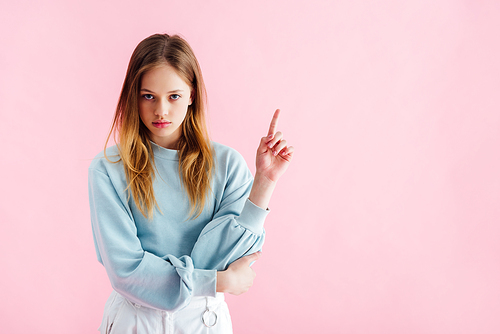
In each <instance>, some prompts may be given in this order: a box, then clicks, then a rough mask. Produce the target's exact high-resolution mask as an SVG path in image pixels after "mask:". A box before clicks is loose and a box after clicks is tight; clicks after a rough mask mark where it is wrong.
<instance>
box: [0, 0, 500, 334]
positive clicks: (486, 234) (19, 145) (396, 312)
mask: <svg viewBox="0 0 500 334" xmlns="http://www.w3.org/2000/svg"><path fill="white" fill-rule="evenodd" d="M0 29H1V35H0V48H1V52H0V112H1V118H0V133H1V139H2V140H1V141H0V152H1V154H2V155H1V164H0V171H1V175H2V185H1V189H2V193H1V195H0V196H1V201H0V221H1V225H0V226H1V229H2V236H3V238H2V241H1V242H0V254H1V270H2V274H1V275H0V286H1V287H2V288H1V289H0V291H1V295H0V300H1V301H2V302H1V303H0V317H1V319H0V323H1V327H2V329H1V331H2V333H77V334H79V333H97V331H96V329H97V327H98V326H99V323H100V320H101V316H102V311H103V307H104V302H105V300H106V298H107V297H108V294H109V293H110V291H111V287H110V284H109V281H108V279H107V276H106V274H105V271H104V268H103V267H102V266H101V265H100V264H99V263H98V262H97V259H96V255H95V251H94V245H93V241H92V235H91V228H90V219H89V207H88V198H87V168H88V165H89V164H90V161H91V159H92V157H94V155H95V154H96V153H98V152H99V151H100V150H102V148H103V145H104V140H105V137H106V134H107V132H108V129H109V127H110V123H111V118H112V115H113V112H114V108H115V104H116V102H117V99H118V94H119V90H120V88H121V84H122V80H123V78H124V75H125V70H126V66H127V63H128V60H129V57H130V55H131V53H132V50H133V49H134V47H135V46H136V45H137V43H138V42H139V41H140V40H141V39H143V38H145V37H147V36H149V35H151V34H153V33H156V32H168V33H181V34H182V35H183V36H185V38H186V39H187V40H188V41H189V42H190V43H191V45H192V47H193V48H194V50H195V52H196V54H197V56H198V59H199V61H200V63H201V66H202V68H203V73H204V76H205V80H206V84H207V89H208V93H209V103H210V105H209V108H210V110H209V117H210V127H211V134H212V137H213V139H214V140H216V141H218V142H222V143H224V144H227V145H230V146H232V147H234V148H236V149H237V150H239V151H240V152H241V153H242V154H243V155H244V157H245V158H246V159H247V162H248V163H249V165H250V166H251V167H252V170H254V167H253V165H254V151H255V149H256V147H257V144H258V140H259V138H260V136H262V135H264V134H265V133H266V131H267V127H268V122H269V120H270V118H271V116H272V113H273V111H274V109H275V108H278V107H279V108H281V109H282V111H283V113H282V119H281V122H280V126H279V128H280V129H282V130H283V132H284V133H285V135H286V137H287V138H288V140H289V142H290V143H292V144H293V145H294V146H295V147H296V156H295V159H294V161H293V164H292V166H291V168H290V169H289V171H288V172H287V174H286V175H285V176H284V177H283V179H282V180H281V181H280V184H279V188H278V189H277V191H276V193H275V195H274V198H273V200H272V203H271V209H272V213H271V215H270V216H269V218H268V220H267V222H266V228H267V243H266V246H265V250H264V251H265V252H264V256H263V257H262V259H261V260H260V261H258V262H257V263H256V264H255V267H254V268H255V269H256V271H257V273H258V277H257V279H256V282H255V285H254V287H253V288H252V289H251V290H250V292H248V293H246V294H245V295H242V296H239V297H234V296H227V300H228V303H229V305H230V308H231V311H232V316H233V322H234V328H235V333H238V334H244V333H381V334H382V333H384V334H385V333H409V334H411V333H426V334H428V333H455V334H456V333H499V332H500V316H499V314H500V284H499V282H500V266H499V264H500V242H498V239H499V233H500V226H499V216H500V205H498V204H499V201H500V176H499V171H500V155H499V151H498V149H499V147H500V146H499V144H500V108H499V106H500V43H499V42H500V41H499V32H500V5H499V2H498V1H457V0H453V1H451V0H450V1H435V0H426V1H422V0H415V1H378V2H375V1H351V0H349V1H347V0H346V1H320V0H313V1H311V0H308V1H263V0H261V1H256V0H254V1H197V2H195V1H189V0H188V1H117V0H113V1H111V0H107V1H103V0H100V1H97V0H92V1H67V0H61V1H15V2H14V1H2V3H1V5H0Z"/></svg>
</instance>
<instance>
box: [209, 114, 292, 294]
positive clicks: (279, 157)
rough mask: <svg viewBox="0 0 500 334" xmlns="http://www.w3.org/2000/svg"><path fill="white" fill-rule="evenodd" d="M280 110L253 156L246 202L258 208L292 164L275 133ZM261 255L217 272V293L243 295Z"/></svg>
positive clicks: (283, 142)
mask: <svg viewBox="0 0 500 334" xmlns="http://www.w3.org/2000/svg"><path fill="white" fill-rule="evenodd" d="M279 115H280V110H279V109H277V110H276V111H275V113H274V116H273V119H272V121H271V125H270V126H269V132H268V134H267V136H266V137H262V138H261V140H260V144H259V147H258V148H257V156H256V162H255V164H256V172H255V178H254V183H253V186H252V190H251V191H250V196H249V197H248V199H249V200H250V201H251V202H252V203H254V204H255V205H257V206H259V207H261V208H267V207H268V205H269V201H270V200H271V196H272V194H273V191H274V188H275V187H276V184H277V182H278V180H279V178H280V177H281V176H282V175H283V174H284V173H285V171H286V170H287V168H288V165H289V164H290V162H291V161H292V157H293V151H294V148H293V146H287V142H286V140H284V139H283V134H282V133H281V132H276V129H277V126H278V119H279ZM261 255H262V254H261V252H257V253H253V254H250V255H248V256H244V257H242V258H240V259H238V260H236V261H234V262H233V263H231V264H230V265H229V267H228V268H227V269H226V270H224V271H218V272H217V292H227V293H230V294H233V295H240V294H242V293H244V292H247V291H248V289H250V287H251V286H252V284H253V280H254V279H255V276H256V274H255V271H254V270H253V269H252V268H251V267H250V263H252V262H254V261H257V260H258V259H259V258H260V257H261Z"/></svg>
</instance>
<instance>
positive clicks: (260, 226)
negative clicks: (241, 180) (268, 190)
mask: <svg viewBox="0 0 500 334" xmlns="http://www.w3.org/2000/svg"><path fill="white" fill-rule="evenodd" d="M269 212H271V211H270V210H269V209H266V210H264V209H262V208H261V207H259V206H257V205H255V204H253V203H252V202H251V201H250V200H249V199H247V200H246V202H245V206H244V207H243V210H242V211H241V214H240V216H239V217H238V218H237V220H238V223H239V224H240V225H241V226H243V227H244V228H246V229H248V230H250V231H252V232H253V233H255V234H262V232H263V231H264V221H265V220H266V217H267V215H268V214H269Z"/></svg>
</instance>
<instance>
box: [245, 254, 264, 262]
mask: <svg viewBox="0 0 500 334" xmlns="http://www.w3.org/2000/svg"><path fill="white" fill-rule="evenodd" d="M261 256H262V252H261V251H258V252H255V253H253V254H250V255H247V256H245V257H244V259H245V261H246V262H247V263H248V264H250V263H252V262H254V261H257V260H258V259H260V257H261Z"/></svg>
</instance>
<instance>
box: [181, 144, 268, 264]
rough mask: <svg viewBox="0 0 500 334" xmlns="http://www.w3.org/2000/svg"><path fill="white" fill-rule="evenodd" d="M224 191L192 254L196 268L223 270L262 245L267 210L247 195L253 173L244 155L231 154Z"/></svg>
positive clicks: (259, 248)
mask: <svg viewBox="0 0 500 334" xmlns="http://www.w3.org/2000/svg"><path fill="white" fill-rule="evenodd" d="M233 159H234V160H236V161H233V163H232V165H233V167H232V168H230V169H229V170H228V173H227V175H226V183H225V185H224V192H223V194H222V198H221V201H220V205H219V207H218V210H217V211H216V213H215V215H214V218H213V220H212V221H210V222H209V223H208V224H207V225H206V226H205V228H204V229H203V230H202V232H201V234H200V236H199V238H198V240H197V242H196V244H195V246H194V248H193V251H192V253H191V257H192V259H193V261H194V264H195V266H196V268H200V269H216V270H225V269H226V268H227V266H229V265H230V264H231V263H232V262H234V261H235V260H237V259H239V258H240V257H242V256H245V255H249V254H252V253H255V252H257V251H259V250H261V249H262V245H263V244H264V239H265V231H264V220H265V218H266V216H267V215H268V213H269V212H270V211H269V210H264V209H262V208H260V207H258V206H256V205H255V204H253V203H252V202H251V201H250V200H249V199H248V196H249V194H250V190H251V188H252V183H253V177H252V174H251V173H250V171H249V170H248V167H247V165H246V162H245V161H244V159H243V157H241V156H240V155H239V154H237V155H236V156H235V157H233Z"/></svg>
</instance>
